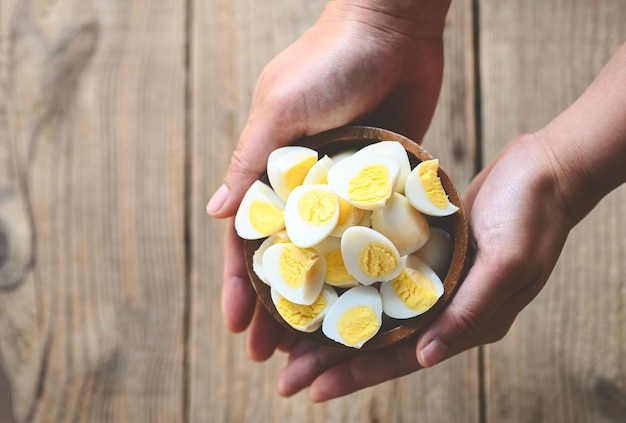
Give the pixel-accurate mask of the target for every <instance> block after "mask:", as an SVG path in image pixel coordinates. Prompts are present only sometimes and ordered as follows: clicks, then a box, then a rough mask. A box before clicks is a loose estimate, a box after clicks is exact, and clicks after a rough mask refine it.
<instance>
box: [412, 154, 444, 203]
mask: <svg viewBox="0 0 626 423" xmlns="http://www.w3.org/2000/svg"><path fill="white" fill-rule="evenodd" d="M438 168H439V166H438V164H437V161H436V160H427V161H425V162H422V164H421V165H420V170H419V177H420V180H421V181H422V185H423V186H424V190H425V191H426V195H427V196H428V199H429V200H430V202H431V203H433V204H434V205H435V206H437V207H439V208H440V209H445V208H446V206H447V205H448V197H447V196H446V192H445V191H444V189H443V186H442V185H441V179H439V176H438V174H437V170H438Z"/></svg>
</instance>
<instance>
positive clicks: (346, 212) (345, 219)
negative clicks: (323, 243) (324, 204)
mask: <svg viewBox="0 0 626 423" xmlns="http://www.w3.org/2000/svg"><path fill="white" fill-rule="evenodd" d="M369 213H371V211H370V210H363V209H360V208H358V207H354V206H353V205H352V204H350V203H348V202H347V201H346V200H344V199H343V198H339V219H338V220H337V226H336V227H335V229H333V231H332V232H331V233H330V235H331V236H336V237H341V235H343V233H344V232H345V230H346V229H348V228H349V227H351V226H356V225H360V224H361V221H362V220H363V217H364V216H365V214H369Z"/></svg>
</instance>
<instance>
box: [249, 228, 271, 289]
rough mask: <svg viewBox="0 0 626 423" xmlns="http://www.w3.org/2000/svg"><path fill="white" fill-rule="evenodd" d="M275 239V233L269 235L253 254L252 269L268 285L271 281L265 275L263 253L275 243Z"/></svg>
mask: <svg viewBox="0 0 626 423" xmlns="http://www.w3.org/2000/svg"><path fill="white" fill-rule="evenodd" d="M274 241H276V236H275V235H272V236H270V237H267V238H266V239H265V240H264V241H263V242H262V243H261V245H259V248H257V249H256V250H255V251H254V254H253V255H252V270H253V271H254V273H255V274H256V275H257V276H258V277H259V279H261V281H262V282H263V283H264V284H266V285H269V284H270V281H269V280H268V279H267V276H266V275H265V270H264V269H263V254H264V253H265V251H267V249H268V248H269V247H271V246H272V245H274Z"/></svg>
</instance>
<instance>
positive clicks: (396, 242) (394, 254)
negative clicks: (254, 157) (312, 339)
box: [235, 141, 458, 348]
mask: <svg viewBox="0 0 626 423" xmlns="http://www.w3.org/2000/svg"><path fill="white" fill-rule="evenodd" d="M267 177H268V180H269V183H270V185H271V186H269V185H267V184H265V183H263V182H262V181H260V180H258V181H255V182H254V183H253V184H252V186H251V187H250V188H249V189H248V191H247V192H246V194H245V196H244V198H243V200H242V202H241V205H240V207H239V209H238V211H237V215H236V217H235V229H236V231H237V234H238V235H239V236H240V237H241V238H243V239H248V240H260V239H262V238H266V239H265V240H264V241H263V242H262V243H261V245H260V247H259V248H258V250H257V251H256V252H255V253H254V257H253V269H254V272H255V273H256V274H257V276H258V277H259V279H260V280H262V281H263V282H265V283H266V284H268V285H269V286H270V287H271V298H272V300H273V302H274V305H275V307H276V309H277V311H278V312H279V313H280V315H281V316H282V318H283V319H284V320H285V321H286V322H287V323H288V324H289V325H290V326H291V327H293V328H295V329H297V330H299V331H303V332H313V331H315V330H317V329H319V327H320V326H321V328H322V332H323V333H324V334H325V335H326V336H327V337H328V338H330V339H332V340H334V341H336V342H339V343H341V344H343V345H346V346H348V347H354V348H360V347H361V346H363V344H364V343H365V342H367V341H368V340H370V339H371V338H372V337H373V336H374V335H376V333H378V331H379V330H380V327H381V325H382V315H383V313H384V314H386V315H387V316H389V317H391V318H394V319H408V318H412V317H415V316H417V315H419V314H421V313H424V312H425V311H427V310H428V309H430V308H431V307H432V306H433V305H434V304H435V303H436V302H437V300H438V299H439V297H441V295H442V294H443V284H442V282H441V278H440V277H439V276H438V273H439V275H442V277H445V274H446V272H447V266H448V265H449V260H450V257H451V251H452V245H451V240H450V235H449V234H447V233H445V232H443V231H442V230H441V229H439V228H435V227H430V225H429V223H428V220H427V218H426V217H425V215H429V216H448V215H451V214H453V213H455V212H456V211H457V210H458V208H457V207H456V206H455V205H454V204H452V203H451V202H450V201H449V199H448V197H447V195H446V193H445V191H444V188H443V186H442V185H441V181H440V178H439V176H438V161H437V160H436V159H433V160H427V161H422V162H420V163H419V164H418V165H417V166H415V168H413V169H411V164H410V161H409V158H408V154H407V151H406V150H405V148H404V147H403V146H402V144H401V143H399V142H397V141H379V142H376V143H374V144H370V145H367V146H365V147H363V148H361V149H359V150H357V151H350V152H344V153H340V154H337V155H335V156H333V157H329V156H324V157H322V158H321V159H320V158H319V155H318V153H317V151H315V150H313V149H310V148H307V147H303V146H287V147H281V148H278V149H276V150H274V151H273V152H272V153H271V154H270V156H269V158H268V161H267Z"/></svg>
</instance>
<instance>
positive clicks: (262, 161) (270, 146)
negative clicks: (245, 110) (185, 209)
mask: <svg viewBox="0 0 626 423" xmlns="http://www.w3.org/2000/svg"><path fill="white" fill-rule="evenodd" d="M287 129H288V131H287ZM303 135H304V132H303V131H300V129H299V128H297V127H294V126H291V125H285V126H283V127H282V128H279V127H278V124H273V123H272V122H270V121H269V120H263V121H262V122H259V124H256V123H255V122H252V121H249V122H248V124H247V125H246V127H245V128H244V130H243V132H242V134H241V137H240V139H239V143H238V144H237V147H236V148H235V151H234V152H233V154H232V156H231V158H230V164H229V166H228V169H227V171H226V176H225V178H224V182H223V183H222V185H221V186H220V187H219V188H218V189H217V190H216V191H215V193H214V194H213V196H212V197H211V199H210V200H209V203H208V204H207V213H208V214H210V215H211V216H213V217H216V218H225V217H229V216H233V215H234V214H235V213H236V211H237V208H238V207H239V204H240V203H241V199H242V198H243V196H244V194H245V193H246V191H247V190H248V188H249V187H250V185H252V183H253V182H254V181H255V180H257V179H259V177H260V176H261V175H262V174H263V172H264V171H265V169H266V166H267V158H268V156H269V154H270V153H271V152H272V151H273V150H275V149H276V148H278V147H281V146H284V145H287V144H289V143H291V142H292V141H293V140H295V139H297V138H300V137H301V136H303Z"/></svg>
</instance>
